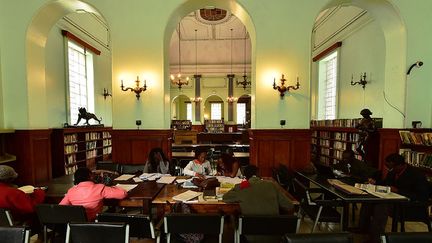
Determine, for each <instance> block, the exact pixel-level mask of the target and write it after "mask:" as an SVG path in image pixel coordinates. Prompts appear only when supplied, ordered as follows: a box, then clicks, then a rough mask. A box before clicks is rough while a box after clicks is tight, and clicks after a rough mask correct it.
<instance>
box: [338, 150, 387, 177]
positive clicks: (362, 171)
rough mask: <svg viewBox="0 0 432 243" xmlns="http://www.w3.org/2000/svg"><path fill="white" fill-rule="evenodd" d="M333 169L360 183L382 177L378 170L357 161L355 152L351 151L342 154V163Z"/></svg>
mask: <svg viewBox="0 0 432 243" xmlns="http://www.w3.org/2000/svg"><path fill="white" fill-rule="evenodd" d="M333 169H336V170H339V171H342V172H343V173H345V174H347V175H350V176H351V177H353V178H354V179H357V180H359V181H360V182H366V181H367V180H368V178H374V179H377V178H378V177H379V176H380V173H379V171H378V170H377V169H375V168H372V167H370V166H368V165H367V164H366V162H364V161H361V160H358V159H356V158H355V154H354V151H352V150H351V149H346V150H344V151H343V152H342V161H340V162H339V163H338V164H335V165H333Z"/></svg>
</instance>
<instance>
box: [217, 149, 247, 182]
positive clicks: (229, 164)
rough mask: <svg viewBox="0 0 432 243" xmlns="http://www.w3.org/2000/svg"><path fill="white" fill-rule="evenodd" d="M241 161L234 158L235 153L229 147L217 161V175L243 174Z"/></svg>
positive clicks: (232, 175) (231, 175) (233, 175)
mask: <svg viewBox="0 0 432 243" xmlns="http://www.w3.org/2000/svg"><path fill="white" fill-rule="evenodd" d="M239 167H240V165H239V162H238V161H237V160H236V159H235V158H234V153H233V152H232V150H231V149H228V150H227V152H226V153H223V154H222V155H221V157H220V158H219V159H218V161H217V175H222V176H229V177H236V176H241V172H240V168H239Z"/></svg>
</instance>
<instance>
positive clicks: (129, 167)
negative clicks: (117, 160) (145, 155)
mask: <svg viewBox="0 0 432 243" xmlns="http://www.w3.org/2000/svg"><path fill="white" fill-rule="evenodd" d="M143 171H144V165H143V164H136V165H134V164H121V165H120V174H136V173H138V172H143Z"/></svg>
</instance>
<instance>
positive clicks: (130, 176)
mask: <svg viewBox="0 0 432 243" xmlns="http://www.w3.org/2000/svg"><path fill="white" fill-rule="evenodd" d="M134 176H135V175H129V174H123V175H121V176H119V177H117V178H115V179H114V180H115V181H127V180H129V179H130V178H132V177H134Z"/></svg>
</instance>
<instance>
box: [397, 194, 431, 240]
mask: <svg viewBox="0 0 432 243" xmlns="http://www.w3.org/2000/svg"><path fill="white" fill-rule="evenodd" d="M430 206H432V201H431V200H429V201H427V202H418V201H413V202H408V203H404V204H401V205H400V207H399V210H398V212H397V213H398V215H397V220H398V223H400V231H401V232H405V222H422V223H425V224H426V226H427V227H428V231H429V232H432V221H431V217H430V216H429V207H430Z"/></svg>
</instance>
